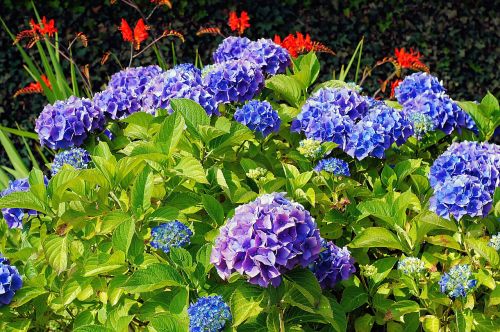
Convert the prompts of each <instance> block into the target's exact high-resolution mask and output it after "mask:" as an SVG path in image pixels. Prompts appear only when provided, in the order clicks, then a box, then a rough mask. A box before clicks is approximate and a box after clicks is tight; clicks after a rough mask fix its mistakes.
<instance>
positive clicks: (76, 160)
mask: <svg viewBox="0 0 500 332" xmlns="http://www.w3.org/2000/svg"><path fill="white" fill-rule="evenodd" d="M89 162H90V155H89V153H88V152H87V151H86V150H84V149H82V148H72V149H70V150H66V151H62V152H59V153H58V154H56V156H55V157H54V162H53V163H52V168H51V172H52V176H54V175H56V174H57V173H58V172H59V171H60V170H61V168H62V167H63V165H64V164H68V165H70V166H73V167H74V168H75V169H85V168H87V166H88V164H89Z"/></svg>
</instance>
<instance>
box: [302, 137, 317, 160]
mask: <svg viewBox="0 0 500 332" xmlns="http://www.w3.org/2000/svg"><path fill="white" fill-rule="evenodd" d="M297 151H299V153H300V154H301V155H303V156H304V157H307V158H312V159H316V158H319V157H321V155H322V154H323V149H322V148H321V141H317V140H314V139H303V140H302V141H300V142H299V147H298V148H297Z"/></svg>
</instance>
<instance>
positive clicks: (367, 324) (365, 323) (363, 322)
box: [354, 314, 375, 332]
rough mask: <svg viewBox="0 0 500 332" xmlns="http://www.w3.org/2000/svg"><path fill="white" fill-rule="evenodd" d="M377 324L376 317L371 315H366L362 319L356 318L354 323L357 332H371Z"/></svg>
mask: <svg viewBox="0 0 500 332" xmlns="http://www.w3.org/2000/svg"><path fill="white" fill-rule="evenodd" d="M373 323H375V317H373V316H372V315H370V314H364V315H363V316H361V317H358V318H356V320H355V321H354V330H355V331H356V332H370V331H371V330H372V327H373Z"/></svg>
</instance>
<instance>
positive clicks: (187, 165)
mask: <svg viewBox="0 0 500 332" xmlns="http://www.w3.org/2000/svg"><path fill="white" fill-rule="evenodd" d="M174 170H175V171H176V172H177V174H179V175H181V176H183V177H186V178H188V179H191V180H194V181H196V182H198V183H208V181H207V177H206V175H205V170H204V169H203V166H202V165H201V163H200V162H199V161H198V160H197V159H195V158H194V157H191V156H184V157H182V159H181V160H180V161H179V163H178V164H177V165H175V167H174Z"/></svg>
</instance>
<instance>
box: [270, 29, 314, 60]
mask: <svg viewBox="0 0 500 332" xmlns="http://www.w3.org/2000/svg"><path fill="white" fill-rule="evenodd" d="M274 42H275V43H276V44H278V45H280V46H281V47H283V48H285V49H287V50H288V52H289V53H290V55H291V56H292V57H294V58H296V57H298V56H299V54H301V53H306V52H309V51H312V50H313V42H312V41H311V36H309V34H306V35H305V36H304V35H303V34H302V33H300V32H297V33H296V36H294V35H293V34H289V35H288V36H286V37H285V39H283V41H281V38H280V36H278V35H275V36H274Z"/></svg>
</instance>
